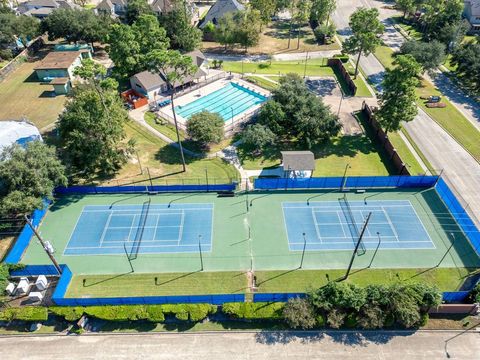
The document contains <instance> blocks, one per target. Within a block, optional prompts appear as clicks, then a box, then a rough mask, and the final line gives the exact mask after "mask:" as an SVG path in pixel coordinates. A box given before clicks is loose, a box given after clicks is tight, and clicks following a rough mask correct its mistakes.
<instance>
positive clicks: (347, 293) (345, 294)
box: [309, 281, 366, 312]
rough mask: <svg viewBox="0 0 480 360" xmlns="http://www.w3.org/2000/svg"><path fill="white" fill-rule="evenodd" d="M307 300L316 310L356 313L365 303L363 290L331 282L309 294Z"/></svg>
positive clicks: (347, 284) (352, 285)
mask: <svg viewBox="0 0 480 360" xmlns="http://www.w3.org/2000/svg"><path fill="white" fill-rule="evenodd" d="M309 299H310V301H311V302H312V304H313V306H314V307H315V309H317V310H321V311H322V310H323V311H327V312H329V311H331V310H335V309H338V310H342V311H346V312H350V311H352V310H355V311H358V310H360V308H361V307H362V306H363V305H365V303H366V292H365V289H363V288H361V287H358V286H356V285H354V284H349V283H345V282H335V281H331V282H329V283H328V284H327V285H325V286H323V287H321V288H320V289H318V290H316V291H314V292H311V293H310V294H309Z"/></svg>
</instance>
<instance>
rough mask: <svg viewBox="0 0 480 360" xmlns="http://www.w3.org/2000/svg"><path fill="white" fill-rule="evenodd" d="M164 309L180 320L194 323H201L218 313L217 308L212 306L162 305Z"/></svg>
mask: <svg viewBox="0 0 480 360" xmlns="http://www.w3.org/2000/svg"><path fill="white" fill-rule="evenodd" d="M162 308H163V312H164V313H166V314H172V315H175V317H176V318H177V319H178V320H183V321H188V320H189V321H193V322H197V321H201V320H203V319H205V318H206V317H207V316H208V315H209V314H214V313H215V312H216V311H217V307H216V306H215V305H210V304H175V305H173V304H172V305H170V304H168V305H162Z"/></svg>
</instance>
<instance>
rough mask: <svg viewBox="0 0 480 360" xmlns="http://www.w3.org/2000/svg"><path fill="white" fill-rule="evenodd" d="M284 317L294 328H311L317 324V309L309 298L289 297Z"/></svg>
mask: <svg viewBox="0 0 480 360" xmlns="http://www.w3.org/2000/svg"><path fill="white" fill-rule="evenodd" d="M283 318H284V319H285V321H286V322H287V324H288V325H289V326H290V327H292V328H294V329H297V328H300V329H311V328H313V327H314V326H315V324H316V320H315V311H314V309H313V306H312V305H311V304H310V302H309V301H308V299H301V298H293V299H289V300H288V302H287V303H286V304H285V307H284V308H283Z"/></svg>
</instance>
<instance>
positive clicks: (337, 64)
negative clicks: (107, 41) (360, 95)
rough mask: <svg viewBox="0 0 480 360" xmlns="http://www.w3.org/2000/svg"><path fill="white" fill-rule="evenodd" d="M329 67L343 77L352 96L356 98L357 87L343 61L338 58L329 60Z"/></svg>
mask: <svg viewBox="0 0 480 360" xmlns="http://www.w3.org/2000/svg"><path fill="white" fill-rule="evenodd" d="M327 65H328V66H330V67H331V68H333V69H334V70H335V69H336V70H337V72H339V75H341V76H342V79H343V81H344V82H345V83H346V84H347V87H348V90H349V91H350V95H352V96H354V95H355V94H356V93H357V85H355V83H354V82H353V80H352V77H351V76H350V74H349V73H348V71H347V69H345V66H343V63H342V60H340V59H338V58H330V59H328V60H327Z"/></svg>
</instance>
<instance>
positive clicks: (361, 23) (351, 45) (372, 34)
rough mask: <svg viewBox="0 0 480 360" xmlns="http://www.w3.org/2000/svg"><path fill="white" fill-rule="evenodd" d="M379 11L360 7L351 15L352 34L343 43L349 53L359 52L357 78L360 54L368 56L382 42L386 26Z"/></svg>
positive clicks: (356, 65)
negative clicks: (379, 16)
mask: <svg viewBox="0 0 480 360" xmlns="http://www.w3.org/2000/svg"><path fill="white" fill-rule="evenodd" d="M378 15H379V12H378V10H377V9H376V8H372V9H366V8H359V9H358V10H356V11H355V12H354V13H353V14H352V15H351V16H350V22H349V25H350V28H351V29H352V36H350V37H349V38H348V39H347V40H345V42H344V43H343V50H344V51H345V52H346V53H347V54H351V55H355V54H358V57H357V61H356V64H355V78H356V77H357V75H358V64H359V62H360V56H362V55H365V56H368V55H369V54H370V53H372V52H374V51H375V49H376V47H377V46H379V45H380V44H381V43H382V40H381V39H380V35H381V34H382V33H383V31H384V29H385V27H384V26H383V24H382V23H381V22H380V20H379V19H378Z"/></svg>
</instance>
